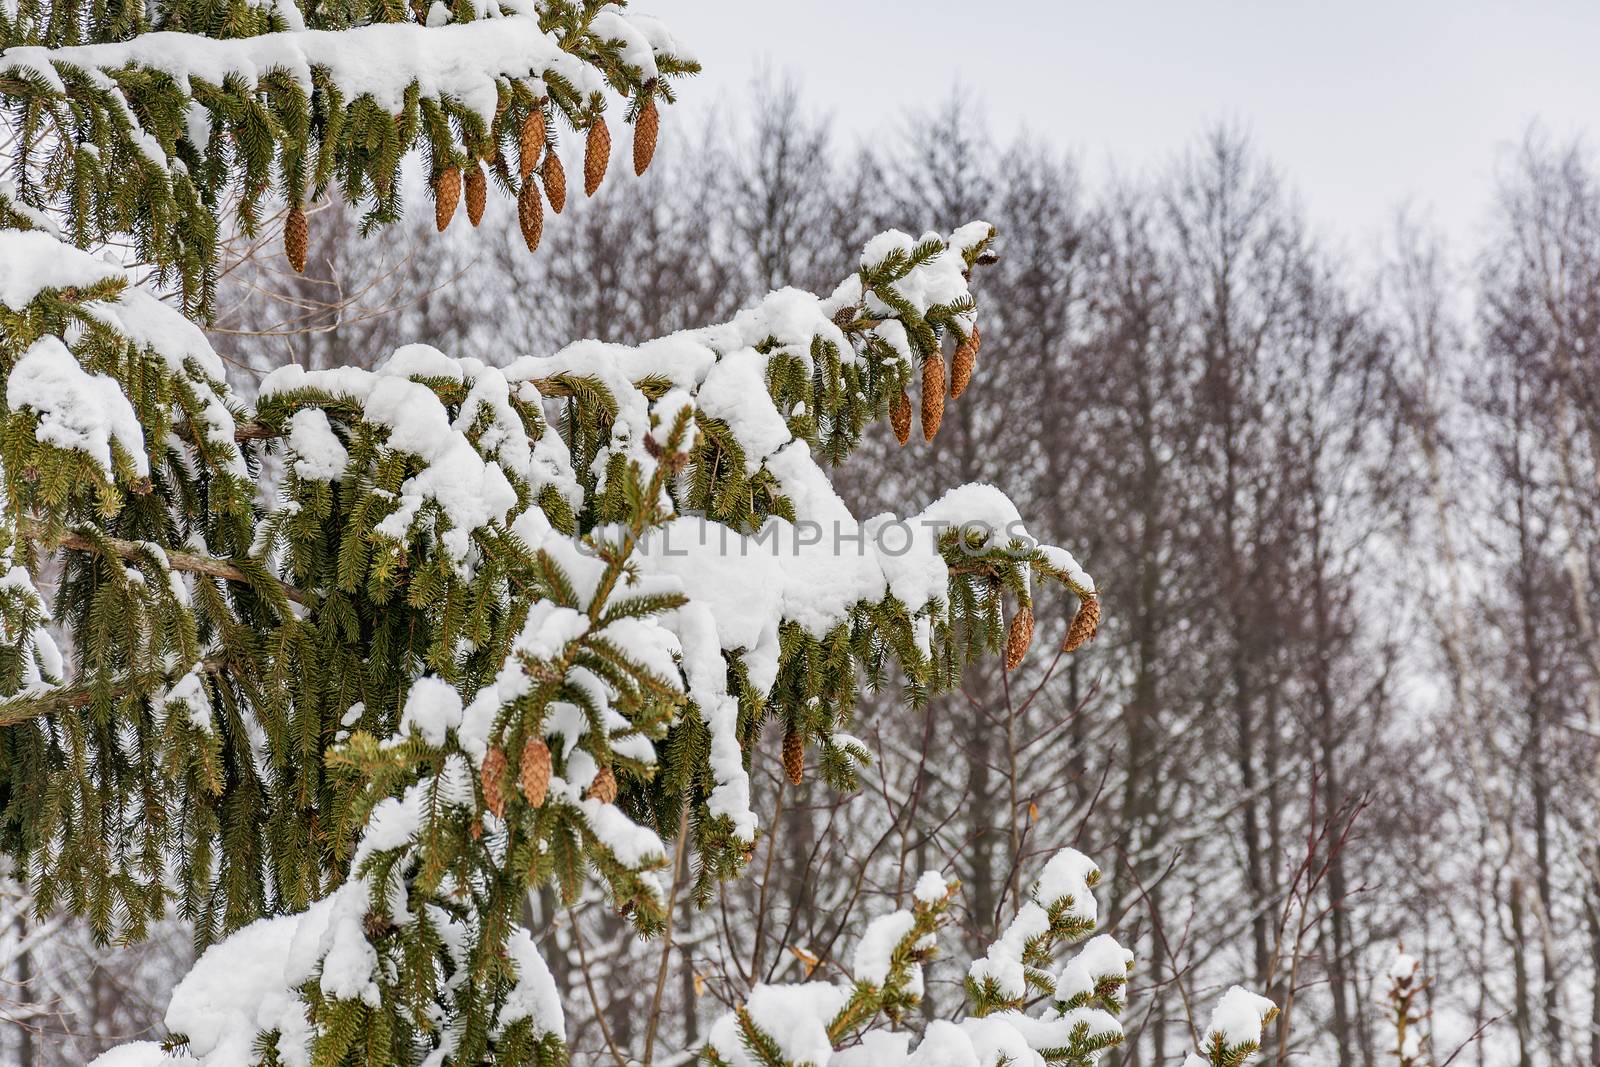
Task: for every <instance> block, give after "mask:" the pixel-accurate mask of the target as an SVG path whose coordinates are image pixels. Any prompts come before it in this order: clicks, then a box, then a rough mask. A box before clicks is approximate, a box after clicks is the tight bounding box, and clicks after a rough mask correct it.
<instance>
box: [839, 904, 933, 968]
mask: <svg viewBox="0 0 1600 1067" xmlns="http://www.w3.org/2000/svg"><path fill="white" fill-rule="evenodd" d="M916 922H917V920H916V917H915V916H914V915H912V914H911V913H910V912H909V911H893V912H890V913H889V914H888V915H879V916H878V917H877V918H875V919H873V920H872V922H870V923H868V924H867V929H866V930H865V932H863V933H862V935H861V940H859V941H857V942H856V953H855V960H854V962H853V963H852V964H851V967H850V973H851V974H852V975H853V976H854V977H855V980H856V981H858V982H870V983H871V984H872V985H875V986H881V985H883V983H884V982H885V981H886V980H887V979H888V977H889V970H890V967H891V964H892V957H893V955H894V950H895V949H896V948H897V947H898V946H899V944H900V942H901V941H903V940H904V939H905V936H906V935H907V934H909V933H910V932H911V930H912V928H913V927H914V926H915V925H916Z"/></svg>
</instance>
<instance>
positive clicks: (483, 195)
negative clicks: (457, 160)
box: [467, 163, 489, 226]
mask: <svg viewBox="0 0 1600 1067" xmlns="http://www.w3.org/2000/svg"><path fill="white" fill-rule="evenodd" d="M488 199H489V179H488V178H486V177H484V174H483V165H482V164H479V163H474V164H473V165H472V168H471V169H470V170H468V171H467V221H468V222H470V223H472V224H473V225H474V226H476V225H477V224H478V223H480V222H482V221H483V207H484V204H485V203H487V202H488Z"/></svg>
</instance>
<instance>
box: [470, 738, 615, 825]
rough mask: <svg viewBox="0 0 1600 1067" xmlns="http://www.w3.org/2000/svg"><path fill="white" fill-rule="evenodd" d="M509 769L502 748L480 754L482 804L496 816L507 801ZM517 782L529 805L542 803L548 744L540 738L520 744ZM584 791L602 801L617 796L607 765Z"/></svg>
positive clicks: (547, 772) (546, 787) (547, 791)
mask: <svg viewBox="0 0 1600 1067" xmlns="http://www.w3.org/2000/svg"><path fill="white" fill-rule="evenodd" d="M510 769H511V767H510V764H509V762H508V761H507V759H506V754H505V750H504V749H502V748H500V747H498V746H496V747H494V748H491V749H490V750H489V751H488V753H487V754H486V755H485V756H484V757H483V766H482V767H481V768H480V770H479V782H480V784H482V786H483V804H484V807H486V808H488V809H489V810H490V811H491V812H493V813H494V816H495V818H497V819H498V818H503V817H504V816H505V812H506V801H507V800H508V799H509V796H508V793H507V783H506V775H507V773H508V772H509V771H510ZM517 784H518V785H519V786H521V788H522V797H523V799H524V800H526V801H527V802H528V806H529V807H530V808H542V807H544V802H545V800H546V798H548V797H549V795H550V746H549V745H547V744H545V743H544V741H543V740H542V739H540V738H537V737H530V738H529V739H528V743H527V744H525V745H523V746H522V759H521V760H520V761H519V762H518V764H517ZM586 795H587V796H590V797H593V798H594V799H595V800H598V801H600V803H602V804H611V803H614V802H615V801H616V799H617V776H616V774H615V772H613V771H612V770H611V768H610V767H602V768H600V770H599V771H598V772H597V773H596V774H595V776H594V781H592V782H590V783H589V789H588V792H587V794H586Z"/></svg>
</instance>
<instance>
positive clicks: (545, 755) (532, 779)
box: [518, 737, 550, 808]
mask: <svg viewBox="0 0 1600 1067" xmlns="http://www.w3.org/2000/svg"><path fill="white" fill-rule="evenodd" d="M518 773H519V775H520V777H521V779H522V795H523V796H525V797H527V798H528V804H529V805H530V806H532V807H535V808H541V807H543V806H544V799H545V797H546V796H547V795H549V792H550V746H549V745H547V744H545V743H544V742H543V741H542V740H540V739H539V738H537V737H530V738H528V743H527V744H526V745H523V746H522V765H521V767H519V768H518Z"/></svg>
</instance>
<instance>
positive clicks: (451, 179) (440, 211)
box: [433, 167, 461, 233]
mask: <svg viewBox="0 0 1600 1067" xmlns="http://www.w3.org/2000/svg"><path fill="white" fill-rule="evenodd" d="M460 200H461V170H460V168H458V167H448V168H446V169H444V170H442V171H440V172H439V173H438V174H436V175H434V178H433V224H434V225H435V226H437V227H438V228H439V232H440V233H443V232H444V228H445V227H446V226H448V225H450V220H451V219H452V218H454V217H455V213H456V204H457V203H458V202H459V201H460Z"/></svg>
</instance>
